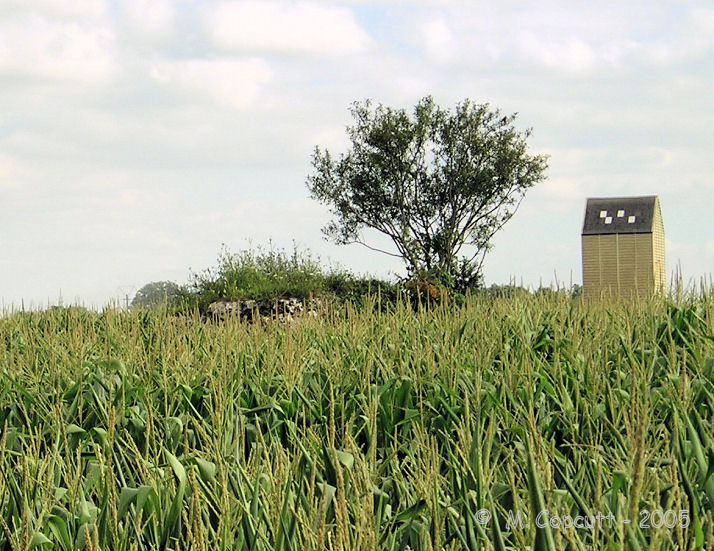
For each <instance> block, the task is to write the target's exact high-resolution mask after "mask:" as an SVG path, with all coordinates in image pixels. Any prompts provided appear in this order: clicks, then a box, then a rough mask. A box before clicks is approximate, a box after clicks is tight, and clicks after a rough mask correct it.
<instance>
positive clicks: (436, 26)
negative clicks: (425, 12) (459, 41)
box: [422, 17, 457, 62]
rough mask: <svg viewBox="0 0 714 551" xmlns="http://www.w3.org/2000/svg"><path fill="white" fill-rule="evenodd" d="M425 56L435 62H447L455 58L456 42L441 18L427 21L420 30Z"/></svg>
mask: <svg viewBox="0 0 714 551" xmlns="http://www.w3.org/2000/svg"><path fill="white" fill-rule="evenodd" d="M422 34H423V38H424V48H425V50H426V55H427V56H428V57H429V58H430V59H432V60H434V61H437V62H448V61H451V60H453V59H454V58H455V56H456V51H457V48H456V40H455V38H454V34H453V33H452V32H451V29H450V28H449V26H448V25H447V23H446V21H445V20H444V18H443V17H439V18H438V19H435V20H433V21H429V22H428V23H426V24H425V25H424V26H423V28H422Z"/></svg>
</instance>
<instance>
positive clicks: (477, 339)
mask: <svg viewBox="0 0 714 551" xmlns="http://www.w3.org/2000/svg"><path fill="white" fill-rule="evenodd" d="M344 308H345V310H344V311H342V310H340V311H334V312H332V313H330V312H328V313H327V314H326V316H325V317H324V318H320V319H312V318H311V319H305V320H301V321H300V322H299V323H297V324H295V325H292V326H278V325H270V324H267V325H255V326H249V325H246V324H241V323H240V322H238V321H235V322H227V323H225V324H202V323H201V322H200V320H199V319H198V318H197V317H196V318H180V317H179V318H177V317H175V316H172V315H168V314H167V313H166V312H162V311H160V310H151V311H134V312H119V311H114V310H107V311H105V312H103V313H93V312H89V311H84V310H81V309H55V310H53V311H50V312H42V313H38V312H33V313H16V314H14V315H11V316H9V317H7V318H4V319H0V379H1V380H2V383H0V429H1V430H2V434H1V435H0V549H13V550H14V549H17V550H23V551H24V550H26V549H58V550H70V549H88V550H98V549H112V550H114V549H116V550H130V549H131V550H144V549H146V550H148V549H173V550H179V549H184V550H185V549H192V550H201V549H206V550H209V549H210V550H214V549H226V550H227V549H245V550H249V549H253V550H267V549H280V550H289V549H293V550H297V549H325V550H327V549H340V550H355V549H390V550H391V549H413V550H427V549H430V550H431V549H433V550H437V549H534V550H540V549H546V550H548V549H613V550H614V549H642V550H645V549H713V548H714V536H713V534H712V514H713V513H714V480H713V479H712V476H711V475H712V472H714V436H713V432H712V422H714V337H712V333H713V327H714V296H713V295H712V294H711V293H709V294H707V293H704V294H703V295H702V296H699V297H680V298H679V299H677V300H670V301H665V300H653V301H651V302H649V303H647V304H639V305H635V304H624V303H603V304H588V303H585V302H581V301H579V300H572V299H570V298H569V297H567V296H565V295H564V294H556V293H554V294H541V295H538V296H535V297H534V296H526V295H515V296H512V297H510V298H494V297H491V296H485V295H484V296H474V297H471V298H469V299H467V300H466V301H465V302H464V303H463V304H462V305H459V306H456V305H453V304H448V303H447V302H443V303H441V304H438V305H437V306H435V307H432V308H429V309H418V310H417V311H414V310H413V309H412V307H410V306H409V305H405V304H401V303H398V304H397V306H396V307H395V308H392V309H388V310H385V309H381V308H380V306H379V304H377V303H375V302H371V301H370V300H366V301H365V303H364V304H363V305H362V307H361V308H359V309H356V308H353V307H352V306H351V305H349V304H347V305H345V306H344ZM542 509H547V510H549V511H550V513H551V514H552V515H557V516H558V518H560V517H563V516H565V515H571V516H576V515H596V514H598V513H602V514H605V515H607V514H612V515H614V517H615V519H616V522H614V523H613V524H612V525H611V526H608V524H607V522H605V523H601V524H600V525H599V526H596V527H594V528H593V529H575V528H570V529H567V530H561V529H560V527H558V526H555V527H548V526H546V527H537V526H536V525H535V516H536V514H537V512H538V511H540V510H542ZM482 510H486V511H488V512H489V513H490V514H491V516H492V519H491V521H490V522H488V523H486V524H483V525H481V524H479V523H478V522H477V521H478V519H479V518H483V515H484V513H483V512H482ZM646 510H649V511H663V512H664V511H673V512H674V513H673V514H674V515H675V516H676V522H675V523H674V525H672V526H671V527H668V526H666V525H663V523H664V519H665V518H666V519H667V521H671V520H672V518H671V515H670V516H669V517H665V516H664V515H663V514H659V513H656V514H655V515H653V516H652V517H650V519H649V523H650V527H649V528H647V527H645V526H641V525H640V521H641V513H640V511H646ZM509 511H511V512H521V513H522V514H523V516H524V518H526V519H527V520H529V521H530V524H529V525H527V526H526V525H524V526H522V527H518V526H516V527H514V526H508V525H507V523H506V520H507V518H508V513H509ZM680 511H685V512H686V513H682V514H683V515H684V514H686V515H687V516H688V523H684V522H683V521H681V522H680V519H679V516H678V515H680ZM628 518H629V519H631V520H632V521H633V523H632V524H630V525H626V524H624V523H622V522H621V521H622V520H624V519H628ZM670 524H671V523H670ZM684 524H687V525H686V526H684Z"/></svg>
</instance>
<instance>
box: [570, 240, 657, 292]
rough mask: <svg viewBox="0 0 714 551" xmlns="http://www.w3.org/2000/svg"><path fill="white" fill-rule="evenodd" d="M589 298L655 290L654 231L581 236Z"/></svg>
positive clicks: (585, 284) (586, 287) (585, 281)
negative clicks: (652, 232)
mask: <svg viewBox="0 0 714 551" xmlns="http://www.w3.org/2000/svg"><path fill="white" fill-rule="evenodd" d="M582 248H583V292H584V294H585V296H586V297H589V298H596V297H600V296H621V297H637V296H646V295H648V294H651V293H652V292H653V291H655V288H656V286H655V270H654V262H653V257H654V245H653V234H651V233H632V234H609V235H584V236H582Z"/></svg>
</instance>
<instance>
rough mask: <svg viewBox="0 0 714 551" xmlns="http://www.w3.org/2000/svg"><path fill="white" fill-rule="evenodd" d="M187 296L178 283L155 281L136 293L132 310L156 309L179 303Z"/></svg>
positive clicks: (132, 302)
mask: <svg viewBox="0 0 714 551" xmlns="http://www.w3.org/2000/svg"><path fill="white" fill-rule="evenodd" d="M185 294H186V290H185V289H183V288H182V287H181V286H180V285H179V284H178V283H174V282H173V281H153V282H151V283H147V284H146V285H144V286H143V287H142V288H141V289H139V290H138V291H137V292H136V295H134V299H133V300H132V301H131V306H132V308H137V307H138V308H154V307H157V306H162V305H172V304H176V303H177V302H179V301H180V300H181V299H182V298H183V297H184V296H185Z"/></svg>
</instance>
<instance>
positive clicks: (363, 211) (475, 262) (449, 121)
mask: <svg viewBox="0 0 714 551" xmlns="http://www.w3.org/2000/svg"><path fill="white" fill-rule="evenodd" d="M350 112H351V114H352V117H353V119H354V123H353V125H352V126H348V127H347V134H348V137H349V140H350V147H349V150H348V151H347V152H346V153H342V154H340V155H339V156H337V157H335V156H333V155H332V154H331V153H330V152H329V151H327V150H324V151H323V150H322V149H320V147H319V146H318V147H316V148H315V151H314V154H313V157H312V167H313V169H314V170H313V172H312V173H311V174H310V175H309V176H308V178H307V186H308V189H309V190H310V193H311V195H312V197H313V198H314V199H316V200H318V201H320V202H321V203H323V204H326V205H328V206H329V207H330V208H331V211H332V213H333V215H334V219H333V220H332V222H330V224H329V225H328V226H326V227H325V228H323V232H324V233H325V235H326V236H327V237H328V238H330V239H332V240H334V241H335V242H336V243H339V244H350V243H360V244H362V245H364V246H366V247H368V248H371V249H375V250H381V251H382V252H385V253H387V254H392V255H394V256H399V257H401V258H403V260H404V262H405V263H406V266H407V270H408V272H409V273H410V274H411V275H419V274H424V273H429V274H431V275H432V276H436V277H437V278H438V279H439V280H440V281H442V282H443V283H447V284H451V285H454V286H457V287H464V286H471V285H473V284H475V283H476V282H478V281H479V278H480V274H481V267H482V264H483V258H484V255H485V253H486V252H487V251H488V250H489V249H490V247H491V239H492V238H493V236H494V234H495V233H496V232H497V231H498V230H499V229H500V228H501V227H503V225H504V224H505V223H506V222H507V221H508V220H509V219H510V218H511V217H512V216H513V214H514V213H515V211H516V210H517V208H518V206H519V204H520V202H521V200H522V198H523V196H524V194H525V192H526V191H527V190H528V189H529V188H530V187H532V186H533V185H535V184H536V183H537V182H539V181H541V180H543V179H544V178H545V170H546V168H547V157H546V156H544V155H531V154H529V153H528V151H527V144H526V141H527V139H528V137H529V136H530V134H531V131H530V129H527V130H524V131H518V130H517V129H516V128H515V126H514V122H515V120H516V114H512V115H504V114H502V113H501V112H500V111H499V110H497V109H496V110H492V109H491V108H490V107H489V105H488V104H475V103H472V102H471V101H469V100H465V101H463V102H461V103H458V104H457V105H456V107H455V109H454V110H453V111H451V110H448V109H443V108H440V107H438V106H437V105H436V104H435V102H434V100H433V98H432V97H430V96H427V97H425V98H423V99H421V100H420V101H419V102H418V103H417V105H416V106H415V107H414V110H413V113H411V114H410V113H408V112H407V111H406V110H404V109H394V108H391V107H385V106H383V105H381V104H380V105H377V106H376V107H375V106H374V105H373V104H372V102H371V101H369V100H367V101H363V102H355V103H354V104H353V105H352V107H351V109H350ZM365 229H373V230H376V231H378V232H380V233H382V234H384V235H386V236H388V237H389V238H390V239H391V241H392V242H393V244H394V246H395V249H396V252H394V251H386V250H383V249H379V248H377V247H375V246H374V245H373V244H372V245H371V244H370V243H368V242H367V240H366V239H365V236H364V230H365Z"/></svg>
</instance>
